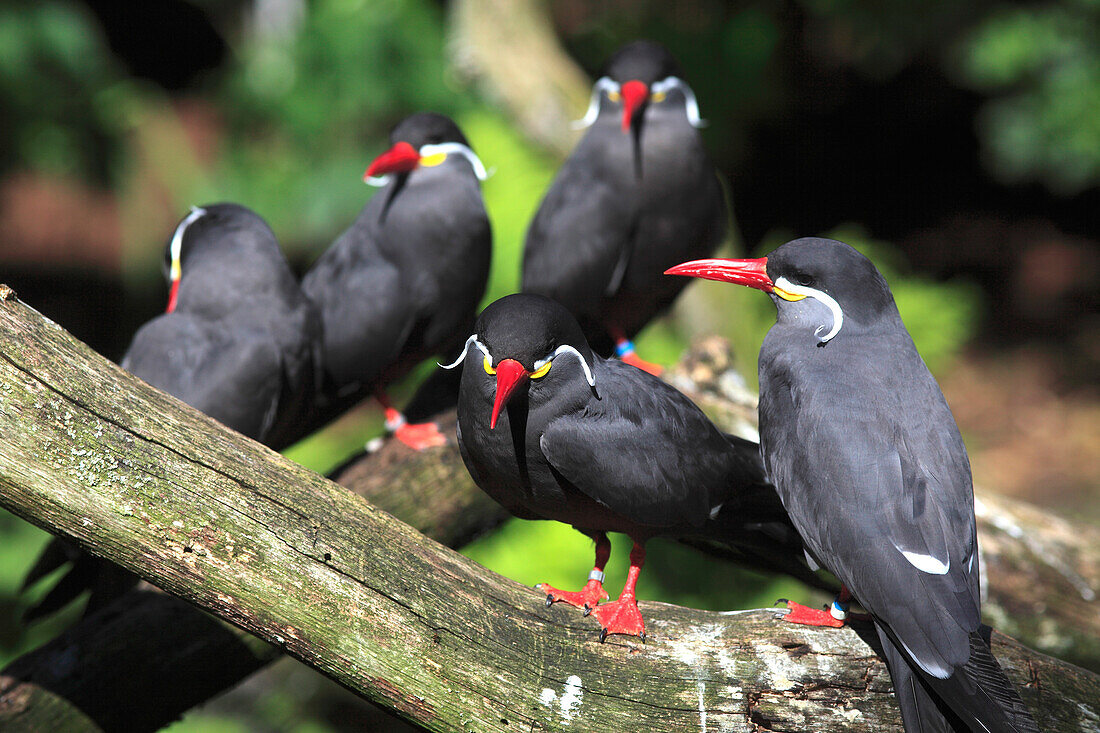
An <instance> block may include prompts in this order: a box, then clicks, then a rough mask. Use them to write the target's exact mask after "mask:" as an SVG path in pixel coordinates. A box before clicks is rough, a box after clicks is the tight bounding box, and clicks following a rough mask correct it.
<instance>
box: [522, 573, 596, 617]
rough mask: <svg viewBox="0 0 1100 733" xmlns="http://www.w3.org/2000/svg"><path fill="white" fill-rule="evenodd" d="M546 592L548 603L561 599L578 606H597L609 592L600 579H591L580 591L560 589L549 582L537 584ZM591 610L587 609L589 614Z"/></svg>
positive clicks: (586, 613)
mask: <svg viewBox="0 0 1100 733" xmlns="http://www.w3.org/2000/svg"><path fill="white" fill-rule="evenodd" d="M535 587H536V588H538V589H539V590H541V591H542V592H543V593H545V594H546V605H547V606H549V605H550V604H552V603H557V602H558V601H561V602H563V603H568V604H569V605H570V606H576V607H577V608H585V609H587V608H595V607H596V606H597V605H598V604H599V602H600V600H601V599H603V598H607V592H606V591H605V590H604V589H603V584H602V583H600V582H599V581H598V580H590V581H588V582H587V583H585V585H584V587H583V588H581V589H580V590H578V591H565V590H558V589H557V588H554V587H553V586H551V585H549V584H548V583H539V584H538V585H536V586H535ZM589 613H591V611H586V612H585V616H587V615H588V614H589Z"/></svg>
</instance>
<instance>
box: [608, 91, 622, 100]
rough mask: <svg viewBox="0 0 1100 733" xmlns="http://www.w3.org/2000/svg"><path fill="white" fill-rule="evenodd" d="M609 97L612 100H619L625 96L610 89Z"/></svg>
mask: <svg viewBox="0 0 1100 733" xmlns="http://www.w3.org/2000/svg"><path fill="white" fill-rule="evenodd" d="M607 98H608V99H610V100H611V101H612V102H618V101H619V100H620V99H622V98H623V97H622V95H621V94H619V93H618V92H616V91H610V92H608V93H607Z"/></svg>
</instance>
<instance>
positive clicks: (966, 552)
mask: <svg viewBox="0 0 1100 733" xmlns="http://www.w3.org/2000/svg"><path fill="white" fill-rule="evenodd" d="M671 272H672V273H673V274H689V275H695V276H699V277H707V278H709V279H716V280H725V281H731V282H738V283H740V284H744V285H750V286H751V287H756V288H759V289H761V290H765V291H766V292H769V293H770V294H771V296H772V300H773V301H774V302H775V303H776V306H777V309H778V316H777V319H776V324H775V326H773V327H772V329H771V330H770V331H769V332H768V335H767V337H766V338H765V339H764V344H763V346H762V348H761V351H760V436H761V447H762V452H763V456H764V464H765V467H766V469H767V473H768V476H769V478H770V479H771V480H772V482H773V483H774V484H775V486H776V488H777V490H778V491H779V494H780V496H781V497H782V499H783V504H784V506H785V507H786V508H787V510H788V511H789V512H790V515H791V519H792V521H793V522H794V524H795V526H796V527H798V529H799V532H800V533H801V534H802V537H803V539H804V541H805V543H806V547H807V550H808V552H809V553H810V554H811V555H812V556H813V557H814V559H815V560H816V561H817V562H818V563H819V564H820V565H821V566H822V567H825V568H827V569H828V570H830V571H832V572H833V574H835V575H836V576H837V578H839V579H840V581H841V582H842V583H844V585H845V586H846V587H847V588H848V589H849V590H850V591H851V592H852V595H853V596H854V597H855V599H856V600H858V601H859V603H860V604H861V605H862V606H863V607H864V608H865V609H866V610H867V611H868V612H869V613H870V614H871V616H872V617H873V619H874V623H875V625H876V627H877V629H878V632H879V636H880V639H881V640H882V642H883V645H884V647H885V650H886V661H887V663H888V666H889V667H890V670H891V675H892V676H893V678H894V683H895V687H896V688H897V690H898V699H899V702H900V704H901V708H902V717H903V720H904V721H905V725H906V730H908V731H946V730H974V731H991V732H992V731H1037V730H1038V729H1037V727H1036V726H1035V722H1034V721H1033V720H1032V718H1031V716H1030V715H1029V714H1028V713H1027V710H1026V708H1025V707H1024V706H1023V704H1022V703H1021V702H1020V699H1019V696H1018V694H1017V693H1016V691H1015V689H1014V688H1013V687H1012V684H1011V682H1009V680H1008V679H1007V678H1006V677H1005V675H1004V673H1003V672H1002V671H1001V669H1000V667H999V666H998V665H997V663H996V660H995V659H994V658H993V656H992V654H991V653H990V652H989V647H988V644H987V642H986V641H985V640H984V639H983V638H982V637H981V635H980V633H979V631H980V624H981V601H980V599H979V593H978V584H979V573H980V568H979V561H978V554H977V538H976V533H975V523H974V500H973V490H972V487H971V477H970V464H969V461H968V459H967V455H966V448H965V446H964V445H963V441H962V437H961V436H960V435H959V430H958V428H957V427H956V425H955V420H954V418H953V416H952V415H951V411H950V409H949V408H948V406H947V402H946V400H945V399H944V397H943V394H942V392H941V391H940V389H939V386H938V385H937V384H936V381H935V379H934V378H933V377H932V375H931V373H929V371H928V368H927V367H926V366H925V364H924V361H923V360H922V359H921V357H920V355H919V354H918V353H917V350H916V347H915V346H914V344H913V340H912V339H911V338H910V336H909V333H908V331H906V329H905V326H904V324H903V323H902V321H901V317H900V315H899V314H898V310H897V307H896V305H895V304H894V299H893V297H892V295H891V293H890V289H889V287H888V286H887V284H886V281H885V280H884V279H883V277H882V276H881V275H880V274H879V272H878V270H876V269H875V267H874V265H873V264H871V262H870V261H869V260H868V259H867V258H866V257H864V256H863V255H861V254H859V253H858V252H856V251H855V250H854V249H852V248H851V247H849V246H848V245H846V244H843V243H841V242H836V241H833V240H827V239H799V240H795V241H793V242H788V243H787V244H785V245H783V246H782V247H780V248H778V249H777V250H775V251H774V252H772V253H771V254H770V255H768V257H767V258H762V259H760V260H703V261H701V262H698V263H686V264H684V265H681V266H678V267H676V268H673V269H672V270H671ZM937 701H940V702H942V703H943V704H945V705H946V706H947V707H948V708H950V710H951V711H953V712H952V713H951V714H950V715H951V716H957V717H951V718H950V720H949V719H948V717H945V715H944V712H943V711H942V710H941V709H940V707H939V705H938V704H937ZM959 726H962V727H959Z"/></svg>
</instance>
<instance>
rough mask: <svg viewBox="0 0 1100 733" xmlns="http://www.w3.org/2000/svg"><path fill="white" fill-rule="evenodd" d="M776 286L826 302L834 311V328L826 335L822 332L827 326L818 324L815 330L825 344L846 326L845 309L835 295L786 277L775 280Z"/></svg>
mask: <svg viewBox="0 0 1100 733" xmlns="http://www.w3.org/2000/svg"><path fill="white" fill-rule="evenodd" d="M775 287H777V288H779V289H781V290H786V291H787V292H788V293H795V294H796V295H804V296H806V297H807V298H813V299H814V300H816V301H818V302H819V303H824V304H825V306H826V307H827V308H828V309H829V310H830V311H831V312H832V314H833V327H832V329H830V331H829V332H828V333H827V334H825V335H824V336H822V335H821V332H822V331H824V330H825V326H818V327H817V329H816V330H815V331H814V336H817V340H818V341H820V342H821V343H823V344H824V343H826V342H828V341H829V340H830V339H832V338H833V337H834V336H836V335H837V334H838V333H840V329H841V328H842V327H843V326H844V311H842V310H841V309H840V303H837V302H836V301H835V300H833V297H832V296H831V295H829V294H828V293H826V292H824V291H822V290H818V289H816V288H808V287H806V286H805V285H795V284H794V283H792V282H791V281H790V280H788V279H787V278H785V277H780V278H777V279H776V281H775Z"/></svg>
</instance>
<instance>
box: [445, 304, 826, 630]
mask: <svg viewBox="0 0 1100 733" xmlns="http://www.w3.org/2000/svg"><path fill="white" fill-rule="evenodd" d="M459 366H461V367H462V382H461V386H460V388H459V395H458V431H457V435H458V446H459V450H460V451H461V453H462V458H463V460H464V461H465V463H466V467H467V468H468V469H469V471H470V475H471V476H472V477H473V479H474V481H475V482H476V483H477V485H478V486H480V487H481V488H482V489H483V490H484V491H485V492H486V493H488V494H489V495H490V496H492V497H493V498H494V499H496V500H497V501H498V502H500V503H501V504H502V505H503V506H504V507H506V508H507V509H508V510H509V511H511V512H512V513H513V514H515V515H516V516H517V517H520V518H523V519H552V520H557V521H559V522H565V523H568V524H571V525H572V526H574V527H575V528H576V529H578V530H579V531H581V532H582V533H584V534H585V535H587V536H589V537H591V538H592V539H593V540H594V541H595V544H596V547H595V563H594V567H593V568H592V570H591V572H590V573H589V575H588V581H587V582H586V583H585V585H584V586H583V587H582V588H581V589H580V590H577V591H563V590H559V589H557V588H553V587H551V586H549V585H547V584H545V583H543V584H540V585H539V586H538V588H539V589H540V590H541V591H542V592H543V593H544V594H545V595H544V598H545V602H546V604H547V605H550V604H552V603H554V602H558V601H560V602H563V603H566V604H569V605H573V606H578V607H583V608H584V609H585V615H590V614H591V615H592V616H594V617H595V618H596V620H597V621H598V622H599V623H600V625H601V627H602V631H601V633H600V640H601V641H602V640H604V639H605V638H606V637H607V636H608V635H610V634H633V635H638V636H641V637H642V638H643V639H644V638H645V623H644V621H643V619H642V615H641V613H640V612H639V610H638V604H637V596H636V587H637V582H638V578H639V576H640V574H641V571H642V566H643V564H644V562H645V544H646V541H647V540H648V539H649V538H651V537H654V536H658V535H665V536H669V535H671V536H675V537H688V536H695V537H706V538H710V539H715V540H719V541H721V542H723V544H725V545H726V546H727V547H729V550H730V552H731V553H732V556H734V557H740V558H743V559H745V560H746V562H750V558H752V560H751V562H756V561H757V560H758V558H761V557H767V558H768V560H769V562H774V563H775V564H774V565H771V566H770V567H772V568H773V569H783V570H786V571H789V572H793V573H795V574H796V575H797V574H800V573H801V575H800V577H805V576H807V575H808V573H806V572H805V566H804V565H802V564H801V561H800V560H801V552H802V551H801V547H802V545H801V542H800V540H799V539H798V535H797V533H795V532H794V530H793V527H792V526H791V525H790V522H789V521H788V520H787V518H786V515H785V514H784V512H783V510H782V506H781V505H780V503H779V499H778V496H777V495H776V494H775V490H774V489H773V488H772V487H771V486H769V485H768V484H767V482H766V481H764V479H763V471H762V466H761V464H760V458H759V450H758V447H757V445H756V444H755V443H752V442H750V441H747V440H743V439H741V438H738V437H735V436H732V435H726V434H724V433H722V432H721V431H719V430H718V429H717V428H716V427H715V426H714V425H713V424H712V423H711V422H710V420H708V419H707V417H706V416H705V415H704V414H703V413H702V411H701V410H699V408H698V407H696V406H695V405H694V404H693V403H692V402H691V401H690V400H689V399H688V398H687V397H685V396H684V395H683V394H681V393H680V392H678V391H677V390H676V389H675V388H673V387H672V386H670V385H668V384H667V383H665V382H663V381H662V380H660V379H658V378H657V377H654V376H653V375H651V374H648V373H646V372H645V371H643V370H640V369H636V368H634V367H632V366H629V365H627V364H624V363H623V362H621V361H619V360H617V359H604V358H602V357H600V356H598V355H596V354H594V353H592V350H591V349H590V348H589V346H588V342H587V341H586V340H585V338H584V333H583V332H582V331H581V328H580V325H579V324H578V323H577V321H576V319H575V318H573V317H572V316H571V315H570V314H569V312H568V311H567V310H565V308H564V307H562V306H561V305H559V304H557V303H555V302H554V301H552V300H550V299H549V298H545V297H543V296H539V295H530V294H525V293H521V294H517V295H509V296H507V297H504V298H501V299H500V300H498V301H496V302H494V303H492V304H491V305H489V306H488V307H487V308H486V309H485V310H484V311H483V312H482V314H481V316H480V317H479V318H478V321H477V324H476V326H475V332H474V334H473V335H471V336H470V337H469V338H468V339H467V341H466V348H465V351H464V352H463V353H462V355H461V356H460V357H459V358H458V359H457V360H455V362H454V363H452V364H450V365H448V368H450V367H454V368H457V367H459ZM608 532H621V533H624V534H626V535H628V536H629V537H630V538H631V539H632V540H633V541H634V546H633V549H632V551H631V553H630V569H629V571H628V573H627V581H626V584H625V585H624V586H623V590H622V592H621V593H620V595H619V598H618V599H617V600H615V601H612V602H610V603H602V601H603V600H604V599H606V598H607V597H608V596H607V593H606V592H605V591H604V588H603V578H604V568H605V566H606V564H607V562H608V560H609V557H610V553H611V545H610V543H609V542H608V539H607V533H608ZM750 548H752V549H750ZM763 548H767V549H763Z"/></svg>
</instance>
